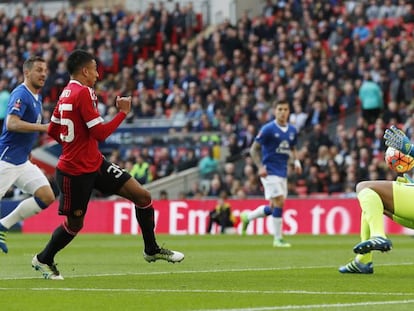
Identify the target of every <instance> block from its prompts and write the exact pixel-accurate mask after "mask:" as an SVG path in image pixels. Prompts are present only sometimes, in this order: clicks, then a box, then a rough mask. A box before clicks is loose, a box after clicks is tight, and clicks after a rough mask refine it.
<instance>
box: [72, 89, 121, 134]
mask: <svg viewBox="0 0 414 311" xmlns="http://www.w3.org/2000/svg"><path fill="white" fill-rule="evenodd" d="M80 96H82V100H81V102H83V103H84V104H83V105H82V106H81V107H80V109H81V114H82V117H83V119H84V121H85V124H86V126H87V127H88V130H89V133H90V135H91V136H92V137H93V138H95V139H96V140H98V141H103V140H105V139H106V138H107V137H108V136H109V135H111V134H112V133H113V132H114V131H115V130H116V129H117V127H118V126H119V125H120V124H121V123H122V121H123V120H124V119H125V117H126V114H125V113H124V112H119V113H118V114H117V115H116V116H115V117H114V118H113V119H112V120H111V121H110V122H108V123H105V124H104V120H103V118H102V117H101V116H100V114H99V110H98V107H97V104H98V98H97V96H96V94H95V92H94V90H93V89H91V88H85V89H84V90H82V92H81V94H80ZM86 98H88V100H87V99H86ZM88 101H89V102H90V103H89V104H88Z"/></svg>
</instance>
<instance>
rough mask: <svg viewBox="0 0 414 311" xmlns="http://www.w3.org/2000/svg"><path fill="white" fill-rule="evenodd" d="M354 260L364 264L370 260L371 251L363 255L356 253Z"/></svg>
mask: <svg viewBox="0 0 414 311" xmlns="http://www.w3.org/2000/svg"><path fill="white" fill-rule="evenodd" d="M355 259H356V261H358V262H360V263H363V264H364V265H366V264H367V263H370V262H372V252H369V253H366V254H364V255H361V254H358V255H356V257H355Z"/></svg>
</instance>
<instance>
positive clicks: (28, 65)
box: [23, 56, 46, 71]
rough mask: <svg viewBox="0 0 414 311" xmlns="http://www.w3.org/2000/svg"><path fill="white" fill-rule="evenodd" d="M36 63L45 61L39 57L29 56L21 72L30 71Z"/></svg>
mask: <svg viewBox="0 0 414 311" xmlns="http://www.w3.org/2000/svg"><path fill="white" fill-rule="evenodd" d="M36 62H42V63H45V62H46V61H45V60H44V58H42V57H40V56H30V57H29V58H28V59H26V60H25V61H24V63H23V71H24V70H30V69H32V68H33V65H34V63H36Z"/></svg>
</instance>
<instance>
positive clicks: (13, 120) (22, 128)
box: [6, 114, 49, 133]
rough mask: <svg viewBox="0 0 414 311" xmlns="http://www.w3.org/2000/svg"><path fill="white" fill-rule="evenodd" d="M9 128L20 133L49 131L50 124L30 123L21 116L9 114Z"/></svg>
mask: <svg viewBox="0 0 414 311" xmlns="http://www.w3.org/2000/svg"><path fill="white" fill-rule="evenodd" d="M6 126H7V130H8V131H10V132H18V133H32V132H43V133H45V132H47V128H48V126H49V124H40V123H30V122H27V121H23V120H22V119H21V118H20V117H19V116H17V115H14V114H9V115H8V116H7V120H6Z"/></svg>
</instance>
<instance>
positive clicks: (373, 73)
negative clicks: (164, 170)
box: [0, 0, 414, 197]
mask: <svg viewBox="0 0 414 311" xmlns="http://www.w3.org/2000/svg"><path fill="white" fill-rule="evenodd" d="M31 4H33V3H32V2H30V1H29V2H28V5H27V6H26V7H24V8H23V9H22V10H21V11H19V12H17V13H15V15H13V16H10V15H9V14H7V12H4V11H3V12H1V11H0V23H1V26H2V27H0V64H1V66H0V74H1V78H2V79H5V80H6V81H7V88H8V89H9V90H10V89H12V88H13V87H14V86H15V85H16V84H17V83H19V82H21V81H22V73H21V72H19V68H21V63H22V61H23V60H24V59H25V58H26V57H27V56H28V55H30V54H38V55H42V56H44V57H46V58H47V59H48V62H49V68H50V75H51V77H53V78H50V79H48V81H47V85H46V86H45V88H44V90H43V96H44V102H45V120H47V118H48V115H49V114H50V111H51V110H52V109H53V107H54V104H55V102H56V100H57V98H58V96H59V92H60V88H61V86H62V84H61V83H59V84H57V83H55V82H56V81H61V80H63V82H64V80H65V79H67V76H64V75H60V76H59V74H60V72H59V63H62V62H64V60H65V58H66V57H67V55H68V54H69V53H70V51H72V50H73V49H75V48H83V49H87V50H89V51H92V52H93V53H94V54H95V55H97V59H98V62H99V64H100V70H101V71H100V74H101V80H100V81H99V83H98V84H97V86H96V90H97V94H98V95H99V97H100V101H101V102H100V109H101V112H102V114H103V115H104V116H105V117H108V118H109V117H110V115H111V111H113V104H114V98H115V96H116V95H118V94H131V95H132V96H133V102H134V110H133V113H131V115H130V116H128V125H127V126H129V127H134V126H135V125H138V124H140V125H141V126H140V127H137V128H139V130H140V131H142V132H138V133H134V134H133V137H134V139H132V140H131V141H132V142H133V145H132V144H123V145H122V148H119V145H116V144H115V145H113V146H112V147H111V148H109V147H108V146H109V145H110V144H107V146H102V148H106V149H105V153H106V154H107V155H108V156H111V153H112V150H111V149H117V148H118V149H120V150H121V152H120V153H119V154H118V156H117V160H118V161H120V163H124V162H126V161H127V160H131V159H130V157H132V158H133V157H134V154H135V155H136V153H137V152H139V151H140V150H141V149H145V148H146V149H148V151H149V153H148V154H149V155H148V156H149V157H150V158H151V159H150V160H151V161H153V163H152V165H153V166H154V167H156V166H157V161H158V158H159V157H158V154H159V150H161V149H162V148H164V147H167V148H168V150H169V151H170V157H171V161H172V162H173V163H175V164H177V163H179V162H180V161H185V160H186V156H187V151H188V150H194V151H195V154H196V157H197V159H198V160H199V159H200V157H201V156H202V155H203V154H205V153H206V152H208V150H209V149H211V148H214V149H215V150H216V157H217V159H218V160H220V161H221V164H222V166H221V171H220V173H219V176H218V177H219V178H220V179H221V181H222V185H223V186H222V187H223V189H224V188H225V189H224V190H226V191H228V194H229V195H230V196H236V195H237V193H241V192H245V193H246V194H247V195H252V196H253V195H257V194H259V193H260V192H261V189H260V183H252V182H251V180H248V178H247V176H246V171H248V170H247V169H246V167H250V166H251V160H250V159H249V156H248V152H247V150H248V146H249V143H251V139H252V137H254V135H255V134H256V132H257V130H258V129H259V128H260V126H261V124H263V123H264V122H266V121H267V120H269V119H270V118H271V117H272V116H271V114H270V113H269V111H270V106H271V103H272V102H273V101H274V100H275V99H279V100H280V99H286V100H288V101H289V103H291V105H292V112H293V107H294V106H295V105H300V106H301V108H302V112H303V113H304V114H305V115H306V120H305V122H304V124H303V127H302V128H301V130H300V156H301V161H302V164H303V167H304V173H303V174H302V175H301V176H295V175H294V174H293V173H292V172H291V173H290V174H289V181H290V183H291V184H293V185H294V186H295V187H291V188H290V189H291V193H290V194H291V195H300V196H302V195H311V194H313V193H317V194H318V195H320V193H321V192H322V193H325V195H328V194H337V193H341V192H353V191H354V187H355V184H356V183H357V182H358V181H361V180H365V179H368V178H371V177H372V176H373V175H372V174H373V172H374V171H375V172H376V173H377V176H378V178H395V175H393V174H391V173H390V171H389V170H386V168H385V166H384V163H383V161H382V157H383V152H384V149H385V148H384V145H383V143H382V142H381V141H378V139H377V137H375V135H374V133H375V132H376V131H377V132H380V131H383V129H384V127H385V126H387V125H388V124H390V123H397V124H399V125H400V126H401V127H402V128H404V130H406V131H407V132H408V133H412V129H411V124H412V123H411V122H412V118H413V117H412V115H413V111H414V109H413V108H414V103H413V91H414V89H413V77H414V48H413V46H414V41H413V37H414V33H413V31H414V12H413V5H412V3H411V1H387V2H384V1H380V0H379V1H369V2H368V1H341V0H333V1H322V0H316V1H281V0H274V1H268V2H267V4H266V7H263V11H262V14H260V15H259V16H249V14H248V13H247V12H245V13H244V14H242V15H241V16H240V17H238V19H237V21H236V23H233V24H232V23H231V22H230V21H229V20H228V19H225V20H224V21H223V22H222V23H220V24H218V25H208V21H207V20H205V19H204V18H203V15H202V14H201V13H200V12H194V11H193V9H192V6H191V3H190V2H189V3H188V5H180V4H179V3H177V4H176V5H175V6H174V9H173V10H170V11H169V10H167V9H166V8H165V6H164V5H163V3H162V2H159V3H156V4H155V3H152V4H151V5H149V6H148V7H147V8H145V9H143V10H141V11H130V10H128V8H125V7H122V6H120V5H116V6H113V7H111V8H103V7H99V8H93V7H91V6H86V5H81V4H78V5H74V6H71V7H70V8H69V9H66V10H59V11H58V12H57V13H56V15H54V16H47V15H46V14H44V12H42V11H41V10H35V9H34V8H33V7H31ZM161 16H163V18H160V17H161ZM207 28H208V30H207ZM125 68H126V69H125ZM399 71H403V72H404V75H403V76H398V72H399ZM364 75H369V76H370V77H371V78H372V80H373V81H374V82H375V83H376V84H378V85H379V86H380V88H381V90H382V93H383V98H384V103H383V106H382V107H381V108H380V111H379V115H378V118H377V120H376V121H375V122H370V123H369V122H368V120H366V119H364V117H363V114H362V110H363V106H362V104H361V100H360V97H359V90H360V87H361V85H362V83H363V81H364ZM56 79H61V80H56ZM391 100H393V101H394V102H395V103H396V106H397V109H396V110H394V111H396V113H393V114H390V109H389V107H390V106H391V105H389V103H390V101H391ZM385 119H387V123H384V122H381V121H383V120H385ZM148 120H151V121H148ZM147 121H148V123H147V124H148V126H147V127H142V124H143V123H145V122H147ZM174 125H175V126H174ZM301 126H302V125H301ZM157 128H158V129H160V128H162V131H159V132H158V133H159V134H157V135H155V136H158V137H162V138H161V139H156V140H154V137H152V136H154V135H152V136H151V135H148V133H150V132H156V131H157ZM171 134H178V136H181V137H182V138H186V141H185V142H183V141H182V140H178V141H177V140H175V139H174V138H168V137H169V136H170V135H171ZM42 141H43V140H42ZM45 141H47V139H45ZM321 146H326V147H327V150H328V151H327V155H326V158H323V159H322V158H320V157H318V153H320V152H321V151H320V150H321ZM217 147H219V148H217ZM322 148H323V147H322ZM219 149H222V150H226V151H223V152H221V153H220V152H218V151H217V150H219ZM361 149H363V150H365V149H367V153H368V158H369V159H372V161H370V162H369V163H367V162H366V161H365V159H364V157H365V156H366V155H365V154H364V153H363V152H361ZM227 152H228V154H227ZM223 154H226V156H223ZM228 162H231V163H234V165H235V170H234V171H233V172H231V173H226V172H225V171H224V167H225V164H226V163H228ZM193 165H194V162H193ZM175 167H177V166H175ZM252 169H253V171H255V167H254V166H253V167H252ZM311 170H316V176H317V181H318V183H320V185H317V187H315V184H313V182H312V181H311V180H309V178H308V177H309V176H310V175H309V172H310V171H311ZM172 173H173V174H174V173H177V171H176V170H173V172H172ZM337 173H338V174H337ZM226 175H232V177H233V182H232V183H233V184H232V185H228V184H226V183H225V182H224V180H225V178H226ZM338 175H339V181H336V180H335V181H334V180H332V176H336V177H335V178H337V177H338ZM154 177H155V178H154V179H155V180H156V179H157V176H156V175H154ZM227 178H228V179H230V177H228V176H227ZM256 178H257V177H256ZM334 183H335V184H338V187H336V188H335V189H331V190H329V189H330V188H332V187H330V185H332V184H334ZM252 184H253V188H254V189H252ZM224 185H226V186H224ZM187 190H188V189H187ZM187 192H188V194H189V196H190V197H191V195H192V194H191V193H195V192H196V191H194V189H193V190H191V191H190V190H188V191H187Z"/></svg>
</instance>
